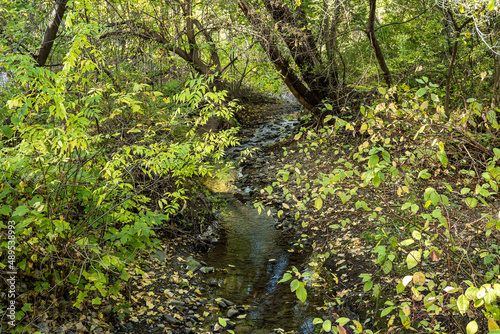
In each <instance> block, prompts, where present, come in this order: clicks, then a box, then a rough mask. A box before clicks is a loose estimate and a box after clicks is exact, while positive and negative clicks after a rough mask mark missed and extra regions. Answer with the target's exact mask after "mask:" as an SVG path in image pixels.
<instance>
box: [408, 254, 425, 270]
mask: <svg viewBox="0 0 500 334" xmlns="http://www.w3.org/2000/svg"><path fill="white" fill-rule="evenodd" d="M421 256H422V253H421V252H420V251H417V250H414V251H411V252H410V253H409V254H408V256H407V257H406V264H407V265H408V269H411V268H414V267H416V266H417V265H418V263H419V262H420V258H421Z"/></svg>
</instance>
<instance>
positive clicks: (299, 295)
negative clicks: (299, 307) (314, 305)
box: [295, 285, 307, 303]
mask: <svg viewBox="0 0 500 334" xmlns="http://www.w3.org/2000/svg"><path fill="white" fill-rule="evenodd" d="M295 293H296V294H297V298H299V300H300V301H301V302H303V303H304V302H305V301H306V299H307V291H306V288H305V287H304V286H303V285H301V286H299V288H298V289H297V291H296V292H295Z"/></svg>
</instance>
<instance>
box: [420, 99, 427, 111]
mask: <svg viewBox="0 0 500 334" xmlns="http://www.w3.org/2000/svg"><path fill="white" fill-rule="evenodd" d="M428 106H429V101H424V102H422V104H421V105H420V110H421V111H424V110H425V109H427V107H428Z"/></svg>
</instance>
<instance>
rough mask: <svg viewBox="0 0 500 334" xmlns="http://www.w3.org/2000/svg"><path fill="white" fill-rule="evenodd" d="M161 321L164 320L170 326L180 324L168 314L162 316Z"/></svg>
mask: <svg viewBox="0 0 500 334" xmlns="http://www.w3.org/2000/svg"><path fill="white" fill-rule="evenodd" d="M163 319H165V321H167V322H168V323H169V324H171V325H175V326H179V325H180V324H181V321H180V320H179V319H176V318H174V317H172V316H171V315H170V314H164V315H163Z"/></svg>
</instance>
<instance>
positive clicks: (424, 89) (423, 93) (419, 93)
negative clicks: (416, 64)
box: [417, 87, 427, 97]
mask: <svg viewBox="0 0 500 334" xmlns="http://www.w3.org/2000/svg"><path fill="white" fill-rule="evenodd" d="M425 93H427V87H423V88H420V89H419V90H417V96H420V97H421V96H424V95H425Z"/></svg>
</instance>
